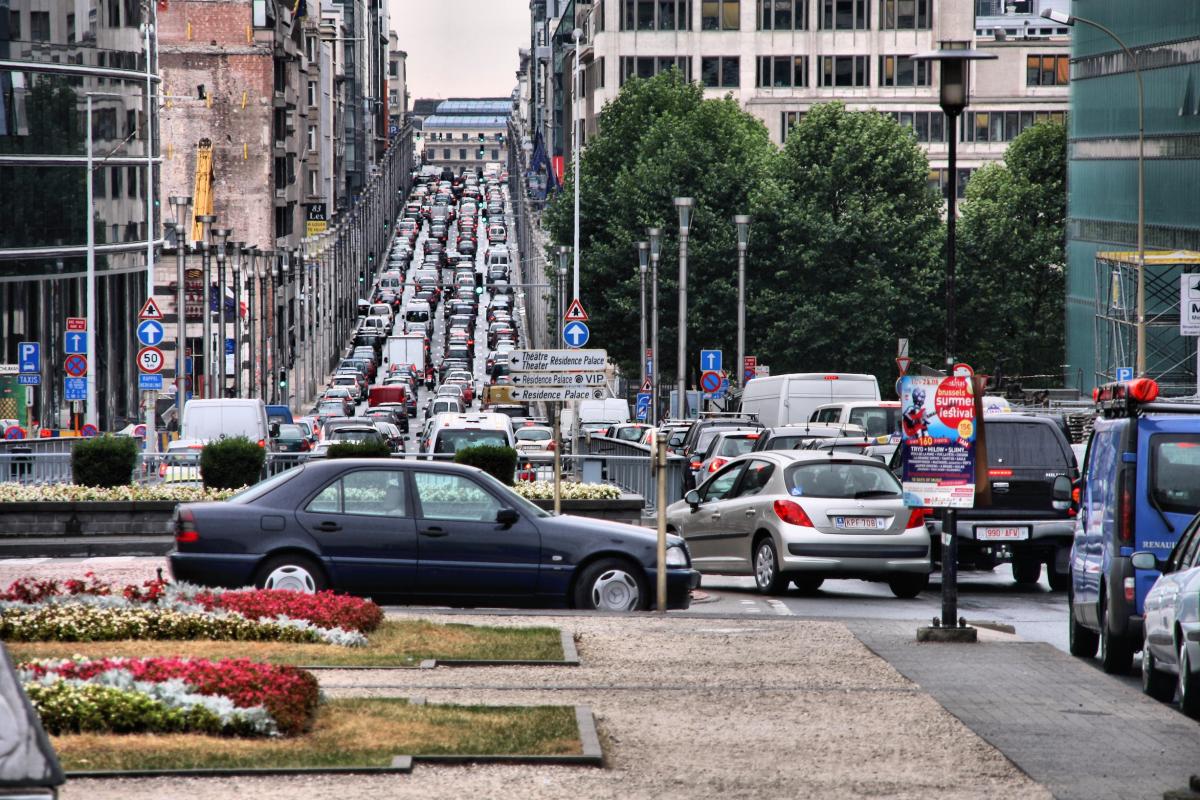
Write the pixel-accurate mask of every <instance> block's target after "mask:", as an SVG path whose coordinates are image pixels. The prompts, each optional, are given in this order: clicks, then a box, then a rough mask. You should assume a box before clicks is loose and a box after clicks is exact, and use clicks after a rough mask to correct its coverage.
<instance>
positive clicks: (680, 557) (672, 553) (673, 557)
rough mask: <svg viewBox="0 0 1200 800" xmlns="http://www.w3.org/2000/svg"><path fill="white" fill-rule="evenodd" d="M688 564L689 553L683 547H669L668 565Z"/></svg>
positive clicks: (684, 565)
mask: <svg viewBox="0 0 1200 800" xmlns="http://www.w3.org/2000/svg"><path fill="white" fill-rule="evenodd" d="M687 565H688V557H687V553H685V552H684V551H683V548H682V547H680V546H678V545H675V546H674V547H668V548H667V566H668V567H686V566H687Z"/></svg>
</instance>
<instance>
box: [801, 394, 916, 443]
mask: <svg viewBox="0 0 1200 800" xmlns="http://www.w3.org/2000/svg"><path fill="white" fill-rule="evenodd" d="M808 421H809V422H819V423H822V424H825V425H857V426H858V427H860V428H862V429H863V431H865V432H866V435H867V436H891V435H892V434H893V433H896V432H897V431H899V430H900V401H899V400H882V401H880V402H877V403H876V402H861V401H856V402H852V403H827V404H825V405H822V406H817V407H816V408H815V409H813V412H812V414H811V415H809V418H808Z"/></svg>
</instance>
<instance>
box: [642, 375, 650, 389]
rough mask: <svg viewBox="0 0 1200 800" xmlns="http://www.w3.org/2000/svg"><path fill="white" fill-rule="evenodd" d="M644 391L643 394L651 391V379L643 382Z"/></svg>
mask: <svg viewBox="0 0 1200 800" xmlns="http://www.w3.org/2000/svg"><path fill="white" fill-rule="evenodd" d="M642 391H643V392H648V391H650V379H649V378H646V380H644V381H642Z"/></svg>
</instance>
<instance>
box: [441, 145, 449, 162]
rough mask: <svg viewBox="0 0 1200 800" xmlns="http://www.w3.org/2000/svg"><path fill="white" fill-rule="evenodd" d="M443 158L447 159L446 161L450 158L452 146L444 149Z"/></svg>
mask: <svg viewBox="0 0 1200 800" xmlns="http://www.w3.org/2000/svg"><path fill="white" fill-rule="evenodd" d="M442 158H443V159H445V160H446V161H449V160H450V148H449V147H447V148H445V149H443V150H442Z"/></svg>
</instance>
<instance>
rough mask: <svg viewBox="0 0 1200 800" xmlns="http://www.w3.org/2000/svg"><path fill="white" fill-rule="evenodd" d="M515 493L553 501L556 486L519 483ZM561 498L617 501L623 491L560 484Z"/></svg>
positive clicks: (593, 485) (601, 485)
mask: <svg viewBox="0 0 1200 800" xmlns="http://www.w3.org/2000/svg"><path fill="white" fill-rule="evenodd" d="M512 488H513V491H515V492H516V493H517V494H519V495H521V497H524V498H525V499H526V500H553V499H554V484H553V483H552V482H550V481H517V483H516V485H515V486H513V487H512ZM560 490H561V493H560V495H559V496H560V497H562V499H563V500H616V499H618V498H619V497H620V496H621V489H620V488H619V487H617V486H612V485H611V484H607V483H570V482H567V481H564V482H562V483H561V484H560Z"/></svg>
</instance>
